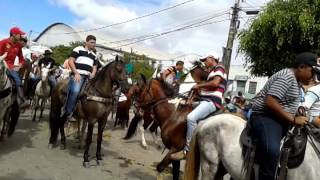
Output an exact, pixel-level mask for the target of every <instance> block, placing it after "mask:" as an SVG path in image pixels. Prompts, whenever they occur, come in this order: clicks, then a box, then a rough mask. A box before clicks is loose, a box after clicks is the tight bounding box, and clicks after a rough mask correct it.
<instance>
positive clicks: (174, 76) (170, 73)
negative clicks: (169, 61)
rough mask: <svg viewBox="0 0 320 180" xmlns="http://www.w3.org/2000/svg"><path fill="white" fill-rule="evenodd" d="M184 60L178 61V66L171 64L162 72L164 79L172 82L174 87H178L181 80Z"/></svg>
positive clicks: (169, 82)
mask: <svg viewBox="0 0 320 180" xmlns="http://www.w3.org/2000/svg"><path fill="white" fill-rule="evenodd" d="M183 65H184V63H183V61H178V62H177V63H176V66H170V67H168V68H167V69H164V70H163V71H162V72H161V73H160V75H161V76H160V77H161V79H162V80H163V81H165V82H166V83H168V84H170V85H171V86H173V87H177V83H178V80H179V73H181V72H182V71H183Z"/></svg>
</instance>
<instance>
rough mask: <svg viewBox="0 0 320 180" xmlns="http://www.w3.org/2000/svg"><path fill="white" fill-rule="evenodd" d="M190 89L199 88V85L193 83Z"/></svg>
mask: <svg viewBox="0 0 320 180" xmlns="http://www.w3.org/2000/svg"><path fill="white" fill-rule="evenodd" d="M191 89H193V90H198V89H199V85H198V84H196V85H194V86H193V87H192V88H191Z"/></svg>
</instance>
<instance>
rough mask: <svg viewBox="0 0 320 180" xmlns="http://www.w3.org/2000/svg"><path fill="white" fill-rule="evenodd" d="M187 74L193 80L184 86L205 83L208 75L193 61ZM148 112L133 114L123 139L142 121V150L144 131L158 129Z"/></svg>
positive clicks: (131, 133)
mask: <svg viewBox="0 0 320 180" xmlns="http://www.w3.org/2000/svg"><path fill="white" fill-rule="evenodd" d="M189 73H190V74H191V76H192V79H193V80H188V79H185V82H183V83H182V84H184V83H185V84H190V83H192V84H195V83H196V82H201V81H205V80H206V79H207V77H208V74H209V73H208V72H207V71H206V69H205V67H204V65H203V64H202V63H201V62H200V61H195V62H194V63H193V67H192V68H191V69H190V71H189ZM192 84H191V85H192ZM149 111H150V110H144V112H143V114H142V115H140V114H139V113H135V116H134V117H133V119H132V120H131V123H130V125H129V128H128V131H127V134H126V136H125V137H124V139H130V138H131V137H132V136H133V135H134V133H135V132H136V129H137V126H138V124H140V122H141V121H142V120H143V127H139V128H140V131H141V134H142V146H143V147H144V148H146V147H147V144H146V142H145V140H144V135H143V133H144V130H146V129H147V128H149V130H150V131H151V133H155V132H156V129H157V127H158V122H157V121H156V120H155V119H154V118H153V117H152V116H151V115H150V112H149ZM143 129H144V130H143ZM153 138H154V141H155V142H156V141H157V140H156V137H155V136H153Z"/></svg>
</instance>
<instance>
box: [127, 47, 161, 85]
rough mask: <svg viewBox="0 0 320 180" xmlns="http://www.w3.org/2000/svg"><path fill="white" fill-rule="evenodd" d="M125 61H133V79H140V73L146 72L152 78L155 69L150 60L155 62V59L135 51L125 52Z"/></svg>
mask: <svg viewBox="0 0 320 180" xmlns="http://www.w3.org/2000/svg"><path fill="white" fill-rule="evenodd" d="M124 61H125V62H126V63H132V64H133V67H134V71H133V74H132V78H133V79H139V78H140V74H144V75H145V76H146V77H147V78H150V77H151V76H152V74H153V72H154V71H155V69H154V68H153V66H152V65H153V63H151V65H150V64H149V62H150V61H151V62H155V61H154V60H153V59H151V58H149V57H147V56H146V55H138V54H135V53H127V52H124Z"/></svg>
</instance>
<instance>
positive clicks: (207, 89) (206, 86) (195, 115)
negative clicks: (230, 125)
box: [171, 51, 227, 160]
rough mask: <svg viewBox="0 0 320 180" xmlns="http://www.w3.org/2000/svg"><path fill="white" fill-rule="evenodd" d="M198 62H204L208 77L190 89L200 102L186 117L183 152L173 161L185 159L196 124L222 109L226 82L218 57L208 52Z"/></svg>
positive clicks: (173, 157)
mask: <svg viewBox="0 0 320 180" xmlns="http://www.w3.org/2000/svg"><path fill="white" fill-rule="evenodd" d="M200 61H202V62H204V64H205V65H206V67H207V68H208V70H209V75H208V78H207V81H206V82H204V83H199V84H196V85H194V86H193V87H192V89H193V90H195V91H197V92H199V95H200V98H201V101H200V104H199V105H198V106H197V107H196V108H195V109H193V111H192V112H190V113H189V114H188V116H187V135H186V146H185V148H184V150H182V151H179V152H177V153H174V154H172V155H171V157H172V159H175V160H181V159H184V158H185V157H186V153H187V152H188V151H189V145H190V141H191V138H192V134H193V131H194V129H195V128H196V126H197V123H198V122H199V121H201V120H203V119H204V118H205V117H207V116H208V115H210V114H211V113H213V112H216V111H217V110H218V109H220V108H221V107H222V99H223V93H224V92H225V89H226V85H227V81H226V73H225V69H224V66H223V65H221V64H219V62H220V57H219V55H218V54H217V53H216V52H214V51H210V52H208V53H207V55H206V56H204V57H203V58H201V59H200Z"/></svg>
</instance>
